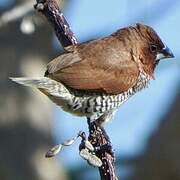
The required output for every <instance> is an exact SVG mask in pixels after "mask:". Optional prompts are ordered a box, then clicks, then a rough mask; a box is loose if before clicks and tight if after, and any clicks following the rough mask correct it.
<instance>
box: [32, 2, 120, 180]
mask: <svg viewBox="0 0 180 180" xmlns="http://www.w3.org/2000/svg"><path fill="white" fill-rule="evenodd" d="M36 1H37V4H36V5H35V6H34V7H35V9H37V10H38V11H39V12H41V13H42V14H43V15H44V16H45V17H46V18H47V19H48V21H49V22H50V23H51V25H52V26H53V28H54V30H55V33H56V35H57V38H58V39H59V41H60V43H61V44H62V46H63V47H67V46H69V45H76V44H77V40H76V37H75V36H74V33H73V32H72V31H71V29H70V26H69V24H68V22H67V21H66V19H65V17H64V16H63V13H62V12H61V10H60V8H59V6H58V4H57V2H56V0H36ZM87 121H88V126H89V137H88V140H89V141H90V143H91V144H92V145H93V147H94V153H95V155H96V156H97V157H98V158H99V159H100V160H101V161H102V165H101V166H100V167H99V173H100V177H101V180H116V179H117V178H116V176H115V165H114V162H115V157H114V153H113V150H112V145H111V142H110V139H109V137H108V135H107V133H106V131H105V129H104V128H103V127H102V126H101V125H100V124H99V123H98V122H100V121H101V122H102V119H99V120H98V121H94V122H90V120H89V119H88V120H87Z"/></svg>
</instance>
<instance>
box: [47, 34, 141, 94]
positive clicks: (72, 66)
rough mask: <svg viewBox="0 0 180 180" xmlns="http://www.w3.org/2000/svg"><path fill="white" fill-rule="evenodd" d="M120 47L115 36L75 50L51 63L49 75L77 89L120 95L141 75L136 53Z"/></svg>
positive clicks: (79, 46)
mask: <svg viewBox="0 0 180 180" xmlns="http://www.w3.org/2000/svg"><path fill="white" fill-rule="evenodd" d="M120 45H121V44H119V41H118V40H117V39H115V38H112V37H111V38H104V39H101V40H95V41H90V42H88V43H83V44H80V45H78V46H76V47H74V48H73V47H72V48H70V49H71V51H70V52H67V53H65V54H63V55H61V56H59V57H58V58H56V59H54V60H53V61H51V62H50V63H49V64H48V66H47V73H46V75H47V76H48V77H50V78H52V79H54V80H56V81H60V82H63V83H64V84H65V85H67V86H69V87H71V88H74V89H78V90H86V91H103V92H106V93H110V94H120V93H122V92H124V91H127V90H128V89H129V88H131V87H133V86H134V85H135V84H136V82H137V78H138V75H139V69H138V66H137V64H136V62H135V61H134V59H133V57H132V53H131V52H130V51H129V49H126V48H125V47H124V46H123V45H122V47H120Z"/></svg>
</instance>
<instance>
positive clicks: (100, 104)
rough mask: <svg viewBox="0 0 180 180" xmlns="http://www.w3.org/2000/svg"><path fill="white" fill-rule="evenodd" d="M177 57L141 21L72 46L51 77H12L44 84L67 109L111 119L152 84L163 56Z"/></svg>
mask: <svg viewBox="0 0 180 180" xmlns="http://www.w3.org/2000/svg"><path fill="white" fill-rule="evenodd" d="M172 57H174V55H173V54H172V52H171V51H170V50H169V49H168V48H167V46H166V45H165V44H164V43H163V42H162V41H161V39H160V37H159V36H158V35H157V33H156V32H155V31H154V30H153V29H152V28H151V27H149V26H146V25H142V24H136V25H135V26H130V27H126V28H123V29H120V30H118V31H117V32H115V33H113V34H111V35H110V36H108V37H105V38H102V39H97V40H92V41H88V42H84V43H81V44H77V45H75V46H69V47H67V48H66V51H65V52H64V53H63V54H62V55H60V56H59V57H57V58H56V59H54V60H52V61H51V62H50V63H49V64H48V65H47V71H46V73H45V77H40V78H11V79H12V80H13V81H16V82H17V83H20V84H23V85H27V86H34V87H36V88H38V89H39V90H40V91H41V92H43V93H44V94H45V95H47V96H48V97H49V98H50V99H51V100H52V101H53V102H55V103H56V104H57V105H59V106H60V107H62V109H64V110H65V111H67V112H70V113H72V114H75V115H78V116H86V117H88V118H90V119H92V120H96V119H97V118H99V117H101V116H103V117H104V120H105V121H108V120H109V119H111V118H112V115H113V114H114V112H115V111H116V110H117V108H118V107H119V106H120V105H121V104H122V103H123V102H125V101H126V100H128V99H129V98H130V97H131V96H132V95H134V94H135V93H136V92H138V91H140V90H141V89H143V88H145V87H147V85H148V83H149V81H150V79H152V78H154V70H155V67H156V65H157V64H158V63H159V61H160V59H164V58H172Z"/></svg>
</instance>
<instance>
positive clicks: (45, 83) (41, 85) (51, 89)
mask: <svg viewBox="0 0 180 180" xmlns="http://www.w3.org/2000/svg"><path fill="white" fill-rule="evenodd" d="M10 79H11V80H12V81H14V82H16V83H18V84H21V85H24V86H30V87H35V88H38V89H39V90H41V91H42V92H43V93H45V94H46V95H48V94H50V95H52V96H56V97H62V96H64V95H65V94H66V95H67V94H70V93H69V90H68V89H67V88H66V87H65V86H64V85H63V84H62V83H60V82H57V81H55V80H52V79H50V78H48V77H34V78H30V77H18V78H14V77H10Z"/></svg>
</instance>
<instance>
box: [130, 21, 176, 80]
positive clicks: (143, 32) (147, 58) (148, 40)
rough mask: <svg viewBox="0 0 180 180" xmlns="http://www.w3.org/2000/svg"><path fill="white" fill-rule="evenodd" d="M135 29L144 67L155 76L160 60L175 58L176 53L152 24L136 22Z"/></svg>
mask: <svg viewBox="0 0 180 180" xmlns="http://www.w3.org/2000/svg"><path fill="white" fill-rule="evenodd" d="M133 29H134V30H135V33H136V36H137V39H138V40H139V43H138V45H137V46H138V49H139V53H138V55H139V60H140V62H141V64H142V68H143V70H144V71H145V72H146V73H148V74H149V75H150V76H152V77H153V72H154V69H155V67H156V65H157V64H158V63H159V61H160V60H161V59H166V58H173V57H174V55H173V53H172V52H171V50H170V49H169V48H168V47H167V46H166V45H165V44H164V43H163V42H162V40H161V39H160V37H159V36H158V34H157V33H156V32H155V31H154V30H153V29H152V28H151V27H150V26H146V25H142V24H136V26H135V27H134V28H133Z"/></svg>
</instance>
